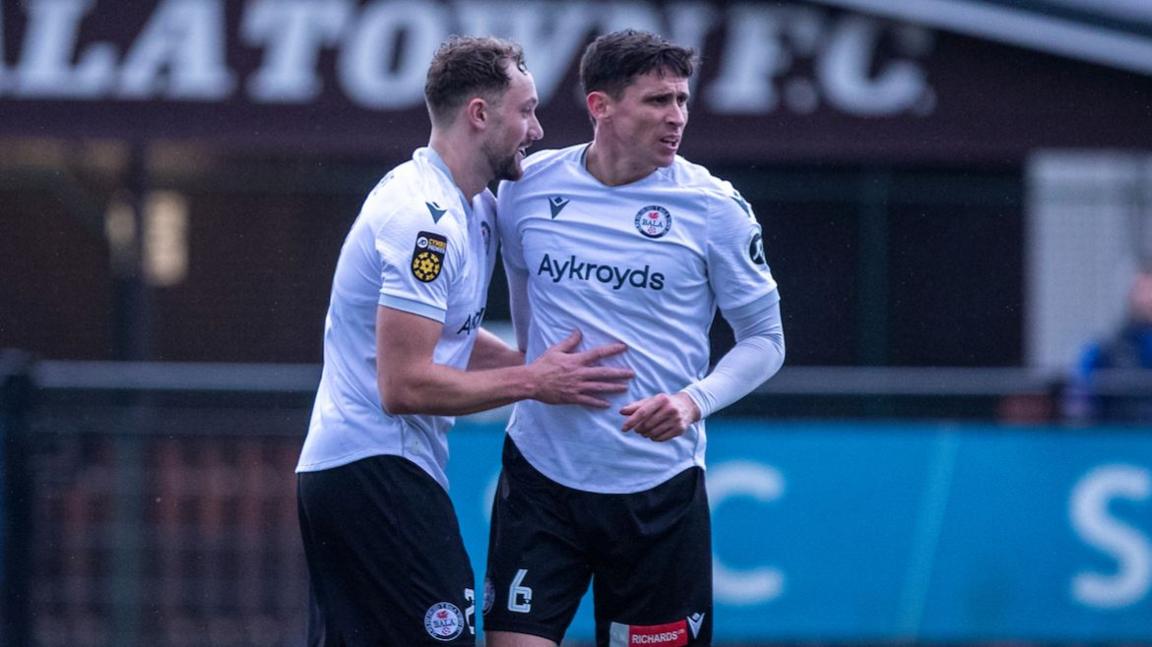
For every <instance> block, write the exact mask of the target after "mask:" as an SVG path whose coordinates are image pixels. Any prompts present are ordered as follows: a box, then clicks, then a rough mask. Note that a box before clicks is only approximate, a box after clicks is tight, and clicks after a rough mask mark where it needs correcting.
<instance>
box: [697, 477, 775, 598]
mask: <svg viewBox="0 0 1152 647" xmlns="http://www.w3.org/2000/svg"><path fill="white" fill-rule="evenodd" d="M783 494H784V477H783V476H781V475H780V472H778V471H776V469H775V468H773V467H770V466H768V465H764V464H762V463H755V462H752V461H729V462H725V463H720V464H719V465H714V466H713V467H711V468H710V469H709V470H708V505H709V506H710V507H711V508H712V511H713V513H714V514H715V513H716V511H717V510H718V509H719V508H721V507H722V506H723V504H724V502H725V501H727V500H729V499H734V498H737V497H750V498H752V499H754V500H756V501H760V502H763V503H768V502H771V501H773V500H775V499H778V498H780V497H781V496H783ZM712 580H713V588H714V594H715V596H716V600H717V601H719V602H722V603H725V604H737V605H752V604H762V603H764V602H768V601H770V600H773V599H775V598H777V597H780V595H781V593H782V592H783V590H784V574H783V573H781V572H780V571H779V570H778V569H776V568H773V567H770V566H760V567H757V568H752V569H745V570H739V569H735V568H732V567H729V566H728V565H726V564H725V563H724V560H723V559H722V558H721V556H720V555H714V556H713V559H712Z"/></svg>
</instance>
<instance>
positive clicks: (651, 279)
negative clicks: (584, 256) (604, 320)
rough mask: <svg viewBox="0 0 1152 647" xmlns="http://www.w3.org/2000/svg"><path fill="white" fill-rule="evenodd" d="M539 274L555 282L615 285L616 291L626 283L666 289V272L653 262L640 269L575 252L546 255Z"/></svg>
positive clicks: (637, 286) (537, 273) (537, 271)
mask: <svg viewBox="0 0 1152 647" xmlns="http://www.w3.org/2000/svg"><path fill="white" fill-rule="evenodd" d="M536 275H537V276H547V277H548V278H550V279H552V282H553V283H559V282H560V281H563V280H564V279H569V280H573V281H599V282H600V283H603V284H605V285H611V286H612V289H613V290H619V289H620V288H622V287H624V286H625V285H630V286H632V287H634V288H640V289H645V288H651V289H653V290H663V289H664V275H663V274H661V273H660V272H653V271H652V267H651V266H649V265H645V266H644V269H642V270H638V269H634V268H631V267H618V266H616V265H607V264H600V263H587V262H584V261H578V260H576V256H575V255H571V256H569V257H568V258H566V259H563V260H555V259H553V258H552V257H551V256H549V255H548V254H544V258H543V259H542V260H541V261H540V267H539V268H537V270H536Z"/></svg>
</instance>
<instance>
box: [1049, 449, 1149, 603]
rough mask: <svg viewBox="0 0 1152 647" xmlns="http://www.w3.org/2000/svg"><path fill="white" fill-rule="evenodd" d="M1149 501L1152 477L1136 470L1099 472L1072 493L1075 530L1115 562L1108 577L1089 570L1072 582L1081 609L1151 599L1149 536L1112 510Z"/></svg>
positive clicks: (1114, 468)
mask: <svg viewBox="0 0 1152 647" xmlns="http://www.w3.org/2000/svg"><path fill="white" fill-rule="evenodd" d="M1150 496H1152V474H1150V473H1149V470H1147V469H1144V468H1141V467H1136V466H1132V465H1104V466H1101V467H1098V468H1096V469H1094V470H1092V471H1091V472H1089V473H1088V474H1086V475H1085V476H1084V477H1083V478H1081V479H1080V481H1079V482H1078V483H1077V484H1076V487H1075V488H1074V489H1073V490H1072V496H1071V499H1070V501H1069V508H1070V510H1069V513H1070V516H1071V521H1072V527H1073V528H1074V529H1075V531H1076V533H1077V535H1079V536H1080V538H1081V539H1083V540H1084V542H1085V543H1087V544H1088V545H1090V546H1092V547H1093V548H1095V549H1097V550H1099V551H1100V552H1102V553H1104V554H1105V555H1107V556H1108V558H1109V559H1110V560H1113V561H1115V563H1116V567H1115V569H1114V570H1111V571H1109V572H1097V571H1089V570H1085V571H1082V572H1080V573H1078V574H1077V575H1076V576H1075V577H1074V578H1073V579H1072V595H1073V597H1074V598H1075V599H1076V600H1077V601H1078V602H1080V603H1081V604H1085V605H1088V606H1092V607H1102V608H1116V607H1125V606H1128V605H1132V604H1135V603H1137V602H1139V601H1140V600H1142V599H1144V598H1145V597H1146V596H1147V595H1148V592H1149V589H1150V588H1152V544H1149V541H1148V537H1147V536H1146V535H1145V534H1143V533H1141V532H1140V531H1139V530H1138V529H1136V528H1133V527H1132V526H1130V525H1128V524H1126V523H1124V522H1123V521H1121V520H1120V519H1118V518H1117V517H1115V516H1113V515H1112V514H1111V513H1110V512H1109V505H1110V504H1111V503H1113V502H1115V501H1120V500H1129V501H1136V502H1144V501H1148V499H1149V497H1150ZM1144 518H1148V516H1147V515H1144Z"/></svg>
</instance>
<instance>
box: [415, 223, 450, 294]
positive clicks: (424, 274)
mask: <svg viewBox="0 0 1152 647" xmlns="http://www.w3.org/2000/svg"><path fill="white" fill-rule="evenodd" d="M447 252H448V239H447V238H445V237H443V236H441V235H440V234H433V233H431V232H428V231H422V232H420V233H419V234H416V248H415V249H413V250H412V276H415V277H416V278H417V279H418V280H420V281H423V282H424V283H431V282H432V281H435V280H436V277H438V276H440V269H441V268H442V267H444V254H446V253H447Z"/></svg>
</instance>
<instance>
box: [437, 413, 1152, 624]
mask: <svg viewBox="0 0 1152 647" xmlns="http://www.w3.org/2000/svg"><path fill="white" fill-rule="evenodd" d="M1149 431H1152V430H1147V429H1143V430H1141V429H1132V428H1118V427H1117V428H1094V429H1079V430H1070V429H1061V428H1035V427H1028V428H1005V427H1000V426H995V425H968V424H965V425H953V424H940V423H922V424H921V423H913V424H871V423H868V424H863V423H861V424H856V423H852V424H809V423H766V422H761V421H756V422H752V421H748V422H740V421H729V420H718V421H713V422H712V423H710V424H709V448H708V464H709V467H708V488H709V498H710V500H711V503H712V513H713V550H714V561H715V574H714V584H715V595H716V608H715V627H716V639H717V640H718V641H737V640H768V641H773V640H805V641H810V640H857V641H859V640H905V639H919V640H929V641H966V640H1003V639H1020V640H1044V641H1048V640H1051V641H1056V640H1061V641H1071V640H1075V641H1080V640H1091V641H1106V640H1124V641H1131V640H1152V433H1147V432H1149ZM451 442H452V460H451V463H450V466H449V477H450V478H451V480H452V486H451V489H452V496H453V500H454V501H455V503H456V506H457V513H458V515H459V516H460V521H461V527H462V530H463V533H464V539H465V542H466V544H467V546H468V550H469V552H470V554H471V556H472V559H473V563H474V565H475V569H476V574H477V579H478V584H479V585H480V586H481V590H482V578H483V573H484V558H485V554H486V551H487V527H488V514H489V512H488V509H489V506H490V502H491V495H492V492H493V491H494V488H495V482H496V477H497V474H498V471H499V467H498V465H499V456H500V446H501V442H502V436H501V428H500V426H499V425H494V424H480V423H475V422H469V421H464V422H462V423H461V426H460V428H459V429H458V431H456V432H453V437H452V439H451ZM506 597H507V596H506V595H503V596H502V595H501V594H500V592H496V596H495V600H496V603H497V604H499V602H500V600H501V599H502V598H506ZM592 634H593V625H592V614H591V608H590V600H587V599H586V600H585V604H583V605H582V606H581V610H580V613H579V614H578V615H577V618H576V621H575V622H574V624H573V626H572V628H571V630H570V631H569V634H568V636H569V637H570V638H571V639H574V640H590V639H591V637H592Z"/></svg>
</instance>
